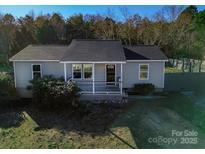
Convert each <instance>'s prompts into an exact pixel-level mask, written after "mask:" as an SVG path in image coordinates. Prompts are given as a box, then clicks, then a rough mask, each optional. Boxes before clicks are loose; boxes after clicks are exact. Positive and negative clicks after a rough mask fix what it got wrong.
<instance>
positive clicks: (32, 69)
mask: <svg viewBox="0 0 205 154" xmlns="http://www.w3.org/2000/svg"><path fill="white" fill-rule="evenodd" d="M34 65H39V66H40V71H33V66H34ZM34 72H39V73H41V78H42V65H41V64H31V78H32V79H34V78H33V73H34Z"/></svg>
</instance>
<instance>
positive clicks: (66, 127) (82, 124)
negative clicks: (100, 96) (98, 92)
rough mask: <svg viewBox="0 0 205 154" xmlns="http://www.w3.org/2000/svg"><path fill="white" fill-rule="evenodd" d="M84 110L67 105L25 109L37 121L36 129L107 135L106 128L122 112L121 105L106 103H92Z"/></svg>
mask: <svg viewBox="0 0 205 154" xmlns="http://www.w3.org/2000/svg"><path fill="white" fill-rule="evenodd" d="M81 110H82V109H81ZM85 110H86V111H79V110H76V111H75V110H73V109H72V108H69V107H66V108H59V109H49V110H46V109H38V108H34V107H29V108H26V110H25V111H26V112H27V113H28V115H29V116H30V117H31V118H32V119H33V120H34V121H35V122H36V123H37V125H38V127H37V128H35V130H36V131H38V130H43V129H51V128H56V129H58V130H61V131H65V132H66V131H76V132H78V133H81V134H83V133H85V134H86V133H89V134H92V135H107V134H108V133H109V132H108V131H107V130H108V129H109V128H110V126H111V124H112V123H113V121H114V120H115V118H116V117H117V116H118V114H119V113H120V112H122V108H121V107H113V106H110V105H106V104H96V105H94V104H93V105H90V106H89V109H85Z"/></svg>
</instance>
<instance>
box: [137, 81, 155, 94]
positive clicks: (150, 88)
mask: <svg viewBox="0 0 205 154" xmlns="http://www.w3.org/2000/svg"><path fill="white" fill-rule="evenodd" d="M154 91H155V86H154V85H153V84H150V83H146V84H135V85H134V87H133V92H134V93H135V94H139V95H149V94H152V93H153V92H154Z"/></svg>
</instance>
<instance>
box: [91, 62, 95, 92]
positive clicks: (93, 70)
mask: <svg viewBox="0 0 205 154" xmlns="http://www.w3.org/2000/svg"><path fill="white" fill-rule="evenodd" d="M92 76H93V94H94V93H95V63H93V67H92Z"/></svg>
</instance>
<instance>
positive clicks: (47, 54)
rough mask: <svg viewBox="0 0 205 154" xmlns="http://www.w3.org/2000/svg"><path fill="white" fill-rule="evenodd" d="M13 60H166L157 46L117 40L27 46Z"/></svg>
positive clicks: (77, 41) (75, 41)
mask: <svg viewBox="0 0 205 154" xmlns="http://www.w3.org/2000/svg"><path fill="white" fill-rule="evenodd" d="M10 60H11V61H13V60H33V61H34V60H45V61H46V60H58V61H85V62H86V61H93V62H96V61H120V62H121V61H125V60H167V57H166V56H165V55H164V53H163V52H162V51H161V50H160V49H159V47H157V46H146V45H140V46H124V47H123V46H122V44H121V42H120V41H118V40H73V41H72V42H71V44H70V45H69V46H66V45H29V46H27V47H26V48H24V49H23V50H21V51H20V52H19V53H17V54H16V55H14V56H13V57H12V58H10Z"/></svg>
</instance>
